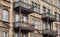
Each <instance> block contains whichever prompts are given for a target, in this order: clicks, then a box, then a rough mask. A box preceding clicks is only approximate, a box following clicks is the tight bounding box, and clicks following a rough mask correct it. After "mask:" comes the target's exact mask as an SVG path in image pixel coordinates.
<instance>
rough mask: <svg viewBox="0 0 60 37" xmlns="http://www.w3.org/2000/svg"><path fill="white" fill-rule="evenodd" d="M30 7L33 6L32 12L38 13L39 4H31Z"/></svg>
mask: <svg viewBox="0 0 60 37" xmlns="http://www.w3.org/2000/svg"><path fill="white" fill-rule="evenodd" d="M32 6H34V11H36V12H40V5H39V4H37V3H34V2H32Z"/></svg>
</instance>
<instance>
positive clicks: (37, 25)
mask: <svg viewBox="0 0 60 37" xmlns="http://www.w3.org/2000/svg"><path fill="white" fill-rule="evenodd" d="M31 23H32V24H33V25H35V29H40V22H39V20H37V19H32V20H31Z"/></svg>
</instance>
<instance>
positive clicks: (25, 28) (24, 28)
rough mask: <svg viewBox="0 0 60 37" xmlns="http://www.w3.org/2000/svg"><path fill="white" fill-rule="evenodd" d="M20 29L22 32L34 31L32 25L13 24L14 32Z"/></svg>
mask: <svg viewBox="0 0 60 37" xmlns="http://www.w3.org/2000/svg"><path fill="white" fill-rule="evenodd" d="M20 29H21V30H22V31H34V25H32V24H29V23H25V22H23V21H20V22H15V23H14V30H15V31H19V30H20Z"/></svg>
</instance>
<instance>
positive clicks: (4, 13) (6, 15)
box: [2, 10, 8, 21]
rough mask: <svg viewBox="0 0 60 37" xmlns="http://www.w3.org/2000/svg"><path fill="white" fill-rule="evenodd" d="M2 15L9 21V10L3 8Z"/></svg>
mask: <svg viewBox="0 0 60 37" xmlns="http://www.w3.org/2000/svg"><path fill="white" fill-rule="evenodd" d="M2 15H3V18H2V20H4V21H8V11H7V10H3V11H2Z"/></svg>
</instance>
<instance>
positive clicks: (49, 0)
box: [43, 0, 51, 3]
mask: <svg viewBox="0 0 60 37" xmlns="http://www.w3.org/2000/svg"><path fill="white" fill-rule="evenodd" d="M43 1H46V2H48V3H50V2H51V0H43Z"/></svg>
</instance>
